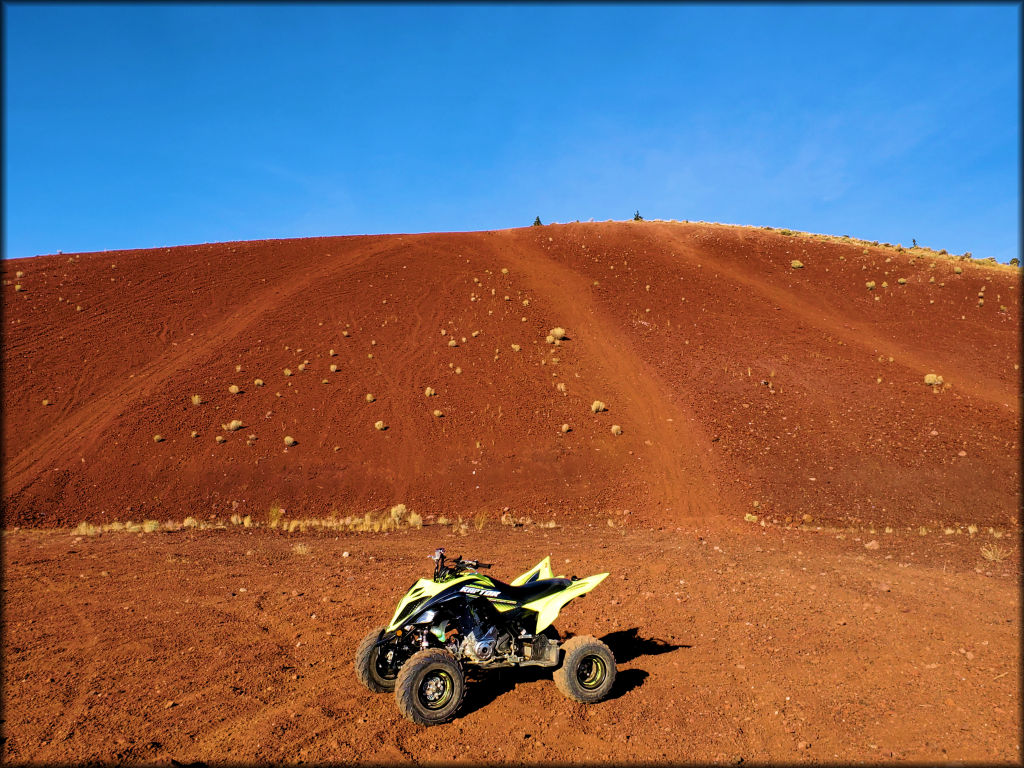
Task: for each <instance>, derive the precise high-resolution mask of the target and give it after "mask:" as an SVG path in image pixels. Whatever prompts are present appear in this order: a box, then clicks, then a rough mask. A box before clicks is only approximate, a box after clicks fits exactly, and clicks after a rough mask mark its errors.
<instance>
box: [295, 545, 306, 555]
mask: <svg viewBox="0 0 1024 768" xmlns="http://www.w3.org/2000/svg"><path fill="white" fill-rule="evenodd" d="M292 552H294V553H295V554H296V555H308V554H309V547H307V546H306V545H305V544H301V543H300V544H296V545H295V546H293V547H292Z"/></svg>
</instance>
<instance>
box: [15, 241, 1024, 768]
mask: <svg viewBox="0 0 1024 768" xmlns="http://www.w3.org/2000/svg"><path fill="white" fill-rule="evenodd" d="M794 259H799V260H800V261H801V262H802V263H803V265H804V266H803V268H801V269H794V268H793V267H792V266H791V261H792V260H794ZM956 268H960V269H961V271H962V273H961V274H957V273H956V271H955V269H956ZM506 269H507V270H508V272H507V273H505V272H504V271H503V270H506ZM17 271H22V272H23V273H24V274H23V275H22V276H20V277H18V276H16V272H17ZM3 278H4V285H3V289H2V290H3V293H2V295H3V309H4V311H3V328H4V336H3V363H4V384H5V386H4V394H3V408H4V424H3V426H4V433H3V443H2V446H3V451H4V461H3V480H4V490H3V494H4V496H3V498H4V528H5V529H6V530H7V531H8V534H7V535H5V538H4V566H5V595H4V602H5V609H6V610H5V614H4V632H5V637H4V651H5V653H4V664H5V667H4V672H5V674H4V706H5V714H4V718H5V721H4V724H3V736H4V742H3V751H2V756H3V758H4V759H5V760H11V761H26V760H32V761H44V762H52V761H57V760H63V761H69V760H70V761H79V760H85V759H95V760H103V761H145V762H150V761H156V762H160V761H162V762H168V761H169V760H170V759H171V758H172V757H173V758H175V759H177V760H181V761H187V760H206V761H218V760H221V759H232V760H268V759H269V760H275V761H277V760H288V761H292V760H300V759H302V760H363V761H367V760H370V761H374V760H376V761H381V760H392V759H399V760H405V759H410V760H414V761H428V762H429V761H432V760H439V759H444V760H446V761H447V760H448V759H450V757H451V756H452V755H454V754H459V755H462V756H463V757H464V758H466V759H468V760H470V761H477V760H481V759H483V760H492V761H499V760H501V761H504V760H513V761H520V762H522V761H526V762H534V761H539V760H551V761H555V762H575V761H581V760H584V761H585V760H603V759H616V760H620V761H621V760H644V761H659V760H734V759H738V758H739V757H743V758H744V759H745V760H752V759H761V760H786V761H789V760H796V759H800V760H804V759H806V760H812V761H834V760H836V759H841V760H844V761H845V760H867V761H878V760H890V759H910V760H919V759H920V760H942V759H965V760H984V761H1011V762H1018V763H1019V762H1020V752H1019V743H1020V739H1019V726H1020V714H1021V713H1020V707H1019V704H1018V701H1019V694H1020V689H1019V681H1018V678H1019V671H1020V664H1019V651H1018V649H1017V645H1016V643H1017V641H1016V637H1017V634H1018V633H1019V627H1018V626H1017V617H1018V613H1019V604H1020V601H1019V593H1018V591H1017V586H1016V583H1017V578H1018V577H1019V540H1018V535H1019V522H1018V518H1017V515H1018V506H1019V502H1020V474H1019V471H1020V470H1019V467H1020V458H1021V455H1020V444H1019V435H1020V427H1021V412H1020V398H1019V386H1020V371H1019V363H1020V338H1019V327H1020V321H1021V308H1020V272H1019V270H1015V269H1012V268H1009V267H1002V266H997V265H991V264H987V263H982V262H977V261H972V260H958V259H956V258H955V257H948V256H944V255H940V254H936V253H934V252H931V251H926V250H923V249H908V250H901V249H897V248H896V247H894V246H893V247H887V246H884V245H877V246H876V245H871V244H864V243H862V242H859V241H852V240H848V239H843V238H823V237H817V236H808V235H803V234H789V235H787V234H784V233H782V232H779V231H769V230H762V229H753V228H744V227H732V226H725V225H712V224H703V223H700V224H693V223H669V222H636V223H633V222H630V223H590V224H566V225H549V226H545V227H529V228H524V229H515V230H505V231H498V232H475V233H454V234H422V235H389V236H366V237H338V238H316V239H305V240H280V241H267V242H244V243H243V242H238V243H222V244H211V245H198V246H185V247H176V248H160V249H151V250H145V251H120V252H105V253H92V254H80V255H78V254H76V255H71V254H61V255H56V256H42V257H38V258H34V259H27V260H26V259H22V260H12V261H6V262H4V264H3ZM899 278H903V279H905V280H906V284H899V283H898V279H899ZM867 281H875V282H876V283H877V287H876V288H875V290H874V291H869V290H867V288H866V287H865V283H866V282H867ZM16 284H17V285H20V286H22V288H23V290H21V291H16V290H15V285H16ZM883 284H884V285H883ZM492 291H493V293H492ZM979 294H982V298H983V302H979ZM506 296H508V300H506V299H505V297H506ZM78 307H81V309H80V310H78V309H77V308H78ZM555 326H561V327H564V328H565V329H566V331H567V333H568V337H569V338H568V339H567V340H565V341H564V342H563V343H562V344H561V345H559V346H557V347H555V346H553V345H550V344H548V343H546V341H545V336H546V335H547V333H548V331H549V329H551V328H553V327H555ZM442 329H444V330H445V331H446V333H445V335H442V334H441V330H442ZM343 331H348V333H349V336H347V337H346V336H345V335H344V334H343ZM474 332H479V333H478V334H477V335H476V336H474V335H473V333H474ZM453 338H454V339H455V340H456V341H457V344H458V346H456V347H449V346H448V341H449V340H450V339H453ZM463 338H465V341H463ZM373 342H376V343H373ZM512 345H519V346H520V349H519V351H514V350H513V347H512ZM332 348H333V349H334V350H335V352H336V354H335V355H334V356H331V355H330V354H329V350H330V349H332ZM370 355H372V357H370ZM305 361H308V364H306V367H305V370H302V371H300V370H299V368H298V366H299V364H302V363H304V362H305ZM332 364H334V365H337V366H338V371H337V372H336V373H332V372H330V371H329V366H330V365H332ZM236 366H241V370H240V371H236ZM285 368H290V369H291V370H292V371H293V373H294V375H292V376H290V377H286V376H285V375H284V374H283V371H284V369H285ZM928 373H935V374H939V375H941V376H942V377H943V379H944V382H945V385H944V386H941V387H935V388H933V387H930V386H927V385H925V383H924V377H925V375H926V374H928ZM257 378H260V379H263V380H264V381H265V384H266V385H265V386H262V387H258V386H255V385H254V380H255V379H257ZM324 379H326V380H327V383H322V382H323V380H324ZM232 384H236V385H238V386H239V387H240V388H241V392H240V393H239V394H235V395H233V394H230V393H229V391H228V387H229V386H230V385H232ZM559 384H564V385H565V391H560V390H559V389H558V387H557V385H559ZM428 386H429V387H433V388H434V389H435V390H436V392H437V395H436V396H435V397H430V398H427V397H425V396H424V389H425V388H426V387H428ZM367 393H373V394H374V395H375V398H376V399H375V401H374V402H372V403H368V402H367V401H366V399H365V395H366V394H367ZM192 394H199V395H201V396H202V399H203V401H204V402H203V403H202V404H201V405H199V406H195V405H193V404H192V403H191V402H190V396H191V395H192ZM43 400H48V401H49V404H48V405H43ZM594 400H601V401H603V402H605V403H606V404H607V406H608V409H607V411H605V412H602V413H598V414H594V413H592V412H591V410H590V404H591V403H592V402H593V401H594ZM434 409H440V410H442V411H443V412H444V417H443V418H435V417H434V416H433V415H432V412H433V410H434ZM232 419H240V420H242V421H243V422H244V424H245V427H244V428H243V429H242V430H239V431H237V432H226V431H224V430H223V429H222V428H221V425H222V424H223V423H226V422H228V421H231V420H232ZM377 420H383V421H384V422H385V423H386V424H387V425H388V429H386V430H384V431H379V430H376V429H374V422H376V421H377ZM563 423H568V424H569V425H571V428H572V429H571V431H569V432H568V433H566V434H563V433H561V431H560V429H559V427H560V426H561V425H562V424H563ZM613 424H618V425H621V427H622V429H623V433H622V434H621V435H619V436H615V435H613V434H612V432H611V426H612V425H613ZM193 430H194V431H196V432H198V435H197V436H196V437H194V438H193V437H191V436H190V434H191V433H192V431H193ZM156 434H160V435H162V436H163V437H164V440H163V441H162V442H159V443H158V442H154V440H153V437H154V435H156ZM217 435H223V436H225V437H226V442H225V443H224V444H218V443H216V442H215V440H214V438H215V436H217ZM249 435H255V439H247V438H248V436H249ZM286 435H287V436H291V437H294V438H295V439H296V440H297V444H296V445H294V446H292V447H288V448H286V447H285V445H284V442H283V438H284V437H285V436H286ZM397 502H404V503H405V504H406V505H408V506H409V507H410V508H411V509H413V510H416V511H418V512H420V513H422V514H423V515H424V516H425V517H426V518H427V520H428V522H430V521H432V520H434V519H435V518H436V517H437V516H440V515H447V516H449V517H456V516H460V515H461V516H463V517H465V518H467V519H469V518H472V517H473V516H474V515H476V514H478V513H481V512H485V513H487V514H488V515H489V516H490V518H489V519H490V522H489V524H488V525H487V526H486V527H485V528H484V530H483V531H481V532H476V531H471V533H470V536H469V537H468V538H465V539H463V538H459V537H455V538H454V539H453V540H452V541H449V546H452V547H453V548H458V546H459V544H460V543H462V544H465V546H466V547H467V554H469V555H472V556H476V557H480V558H482V559H485V560H486V559H490V558H494V559H496V560H498V561H499V562H501V563H503V564H504V566H505V567H506V568H507V570H506V571H502V572H501V573H496V575H498V576H502V575H504V576H507V577H510V576H512V575H514V573H513V572H519V571H521V570H524V569H525V568H527V567H528V566H530V565H532V564H533V563H534V562H536V561H537V560H539V559H540V558H541V557H543V556H544V555H546V554H551V555H552V556H553V558H555V562H559V560H558V559H557V558H560V557H563V558H570V560H571V563H572V565H571V566H570V565H568V564H567V565H566V566H565V567H566V568H567V569H568V568H570V567H572V568H573V571H574V572H576V574H577V575H580V576H582V575H586V573H591V572H598V571H611V573H612V576H611V577H610V578H609V579H608V581H607V582H606V583H605V584H606V585H607V588H606V587H605V586H604V585H603V586H602V587H601V588H599V590H597V591H595V592H594V593H593V594H592V595H591V596H589V597H588V598H587V599H585V600H583V601H581V602H580V603H579V604H578V606H577V605H576V604H573V605H572V606H570V608H569V609H567V612H566V614H565V620H564V621H561V622H559V623H560V626H561V628H562V629H563V630H567V631H569V632H578V633H587V632H593V633H594V634H597V635H599V636H606V637H607V636H608V635H609V633H612V635H611V637H610V638H609V642H610V644H612V645H613V647H614V649H615V650H616V654H617V656H618V657H619V660H620V662H621V664H622V668H623V681H622V683H621V684H620V686H619V688H618V689H617V692H616V696H615V698H614V699H613V700H612V701H610V702H606V703H604V704H601V705H597V706H595V707H591V708H587V709H584V708H581V707H579V706H577V705H573V704H571V703H570V702H568V701H567V700H564V699H562V698H561V697H560V696H559V695H558V693H557V690H556V689H555V688H554V686H553V684H551V681H550V679H549V678H550V675H548V676H547V679H546V678H545V676H544V675H542V674H532V675H531V674H526V673H525V672H524V673H520V674H519V675H516V674H515V673H511V672H508V673H505V674H504V676H503V677H501V678H500V680H499V682H497V683H495V678H492V679H491V685H487V684H486V683H482V684H480V686H479V692H478V693H476V694H473V695H474V696H476V698H474V699H471V700H467V710H466V712H465V714H464V715H463V716H462V717H460V718H459V719H457V720H456V721H455V722H454V723H452V724H450V725H447V726H443V727H440V728H435V729H428V730H426V731H424V730H421V729H418V728H417V727H415V726H413V725H412V724H410V723H407V722H406V721H404V720H402V719H401V718H400V716H399V715H398V713H397V710H396V709H395V707H394V702H393V701H391V700H390V699H388V697H374V696H372V695H371V694H369V693H368V692H365V691H364V690H362V689H360V688H359V687H358V684H357V683H356V681H355V678H354V676H353V674H352V673H351V668H350V662H351V654H352V650H353V645H354V643H355V642H357V641H358V639H359V638H360V637H361V636H362V635H364V634H365V633H366V631H368V629H370V628H372V627H373V626H374V625H376V624H379V623H381V622H382V621H383V620H384V619H385V618H386V616H387V614H389V613H390V611H391V609H392V608H393V605H394V603H395V602H396V601H397V599H398V596H399V592H400V591H401V588H400V587H401V585H404V584H407V583H408V582H409V581H411V580H412V578H413V577H414V576H415V575H419V574H421V573H423V572H425V565H427V564H428V563H427V561H426V560H425V557H426V555H427V554H429V552H430V551H432V550H433V548H434V546H436V545H437V544H438V543H439V542H440V543H444V539H445V538H450V537H453V536H455V534H453V533H452V532H451V530H450V529H449V528H442V527H440V526H436V525H433V526H432V525H428V526H427V527H426V528H424V529H423V530H422V531H405V532H402V533H397V534H396V533H392V534H389V535H387V536H384V535H373V534H355V533H347V534H343V535H341V536H340V537H335V536H336V535H335V534H334V533H332V534H331V535H330V536H328V535H326V534H324V535H321V536H314V535H312V534H297V533H296V534H285V533H282V532H280V531H271V530H268V529H266V528H258V529H243V528H240V527H238V526H232V525H228V527H227V528H226V529H225V530H205V531H195V530H187V531H179V532H160V533H155V534H145V535H136V534H129V533H109V534H103V535H101V536H98V537H84V538H83V537H79V536H75V535H74V534H72V535H70V536H69V534H68V532H67V528H70V527H73V526H75V525H77V524H78V523H80V522H82V521H88V522H92V523H97V524H100V523H109V522H113V521H126V520H134V521H141V520H143V519H154V520H161V521H163V520H168V519H171V520H177V521H181V520H182V519H183V518H184V517H186V516H193V517H196V518H200V519H202V520H212V521H221V522H224V521H227V519H228V518H229V517H230V516H231V515H233V514H238V515H251V516H252V518H253V519H254V520H255V521H257V522H258V523H265V522H266V520H267V514H268V510H269V509H270V507H271V506H272V505H274V504H278V505H280V506H281V507H283V508H285V509H286V516H287V517H290V518H291V517H294V518H318V517H327V516H328V515H331V514H336V515H339V516H345V515H351V514H359V515H361V514H363V513H364V512H367V511H371V510H374V509H379V508H382V507H386V506H388V505H391V504H394V503H397ZM755 502H756V505H755ZM505 507H508V508H509V509H510V511H511V512H512V513H513V514H514V515H517V516H518V515H529V516H532V517H533V518H534V519H535V520H541V519H543V520H555V521H557V522H558V523H559V525H560V527H559V528H554V529H550V530H542V529H538V528H535V527H533V526H527V528H526V529H525V530H510V529H508V528H505V527H503V526H500V525H498V523H497V517H498V516H499V515H500V514H501V511H502V510H503V509H504V508H505ZM627 510H628V513H627ZM750 514H753V515H757V517H758V519H757V521H756V522H745V520H744V516H745V515H750ZM609 520H610V521H611V523H612V525H609ZM762 524H764V525H762ZM613 526H614V527H613ZM798 526H799V528H798ZM969 527H970V528H969ZM61 529H63V530H61ZM946 531H948V532H949V533H948V534H947V533H946ZM1003 534H1006V535H1003ZM996 536H1002V538H996ZM839 537H842V538H839ZM870 541H876V542H877V543H878V544H879V547H878V549H874V548H871V549H865V547H864V544H866V543H868V542H870ZM297 542H306V543H307V544H308V545H309V547H310V549H311V554H309V555H302V554H297V553H295V552H293V550H292V546H293V545H294V544H296V543H297ZM982 545H986V546H990V545H995V546H1002V547H1003V548H1004V549H1005V550H1006V553H1007V555H1008V557H1007V559H1006V560H1004V561H1003V562H1001V563H991V562H989V561H988V560H985V559H983V558H982V556H981V554H980V548H981V546H982ZM470 547H471V548H472V551H468V550H469V548H470ZM716 547H717V548H716ZM344 549H347V550H350V551H352V552H353V557H352V558H344V559H343V558H340V557H339V554H340V552H341V551H342V550H344ZM247 553H249V554H247ZM563 553H564V554H563ZM371 557H372V558H374V559H372V560H371V559H370V558H371ZM577 563H578V564H579V571H576V570H575V568H576V565H575V564H577ZM584 572H586V573H584ZM103 573H106V574H107V575H103ZM624 577H625V578H624ZM681 579H682V580H683V581H680V580H681ZM396 584H397V585H399V586H397V587H396V586H395V585H396ZM243 587H245V588H246V591H245V592H240V591H239V590H240V589H242V588H243ZM371 587H372V590H371V589H370V588H371ZM883 587H887V588H886V589H883ZM368 590H370V591H368ZM313 614H316V615H317V618H315V619H314V618H312V615H313ZM844 622H845V623H844ZM328 632H329V633H330V634H327V633H328ZM615 633H618V634H615ZM652 638H655V639H660V640H661V641H663V643H662V644H659V643H656V642H654V640H652ZM306 640H308V642H305V641H306ZM296 643H302V645H300V646H297V647H296ZM666 643H667V644H668V645H665V644H666ZM670 646H671V647H670ZM961 649H962V652H961ZM968 656H969V657H970V658H968ZM1004 672H1006V673H1007V674H1003V673H1004ZM786 696H790V700H789V701H787V700H786V699H785V697H786ZM168 701H174V704H173V705H171V706H167V707H166V709H165V708H164V706H165V704H166V702H168ZM624 705H628V706H624ZM776 711H777V712H778V714H776ZM494 724H500V725H498V726H497V727H495V725H494ZM527 733H528V734H530V736H529V738H527V737H526V734H527ZM800 744H804V745H805V746H804V747H803V748H801V749H797V746H798V745H800ZM153 745H155V746H153ZM449 753H451V754H449Z"/></svg>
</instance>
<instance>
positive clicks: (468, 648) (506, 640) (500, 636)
mask: <svg viewBox="0 0 1024 768" xmlns="http://www.w3.org/2000/svg"><path fill="white" fill-rule="evenodd" d="M478 634H479V636H478ZM511 650H512V636H511V635H509V634H508V633H507V632H502V633H499V632H498V628H497V627H495V626H492V627H489V628H487V629H486V630H484V628H483V627H477V628H475V629H473V631H471V632H470V633H469V634H468V635H467V636H466V637H465V638H464V639H463V641H462V644H461V645H460V646H459V651H460V653H461V655H462V656H466V657H468V658H470V659H472V660H473V661H475V662H477V663H479V664H487V663H488V662H491V661H498V660H500V659H503V658H505V657H506V656H507V655H508V654H509V652H510V651H511Z"/></svg>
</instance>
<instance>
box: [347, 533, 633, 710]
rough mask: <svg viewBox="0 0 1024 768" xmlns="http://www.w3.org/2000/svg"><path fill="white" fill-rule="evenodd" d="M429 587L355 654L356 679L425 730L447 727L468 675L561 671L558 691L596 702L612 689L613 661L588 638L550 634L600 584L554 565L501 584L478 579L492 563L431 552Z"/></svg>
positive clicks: (414, 592)
mask: <svg viewBox="0 0 1024 768" xmlns="http://www.w3.org/2000/svg"><path fill="white" fill-rule="evenodd" d="M431 559H432V560H433V561H434V577H433V579H429V580H428V579H419V580H418V581H417V582H416V583H414V584H413V585H412V586H411V587H410V588H409V591H408V592H406V594H405V596H404V597H403V598H402V599H401V601H400V602H399V603H398V608H396V609H395V615H394V616H393V617H392V619H391V622H390V623H389V624H388V625H387V626H386V627H384V628H382V629H375V630H373V631H372V632H370V634H368V635H367V636H366V637H365V638H364V639H363V641H362V642H361V643H360V644H359V648H358V649H357V650H356V658H355V667H356V675H357V677H358V678H359V681H360V682H361V683H362V684H363V685H365V686H366V687H367V688H369V689H370V690H371V691H373V692H375V693H390V692H392V691H394V694H395V698H396V700H397V703H398V709H399V710H400V711H401V713H402V714H403V715H405V717H407V718H408V719H410V720H412V721H413V722H414V723H418V724H420V725H436V724H438V723H444V722H447V721H448V720H450V719H451V718H452V717H454V716H455V714H456V712H458V710H459V707H460V706H461V705H462V699H463V696H464V694H465V689H466V678H465V668H466V667H467V666H469V665H472V666H474V667H476V668H477V669H496V668H499V667H512V666H518V667H526V666H540V667H557V669H556V670H555V672H554V679H555V684H556V685H557V686H558V689H559V690H560V691H561V692H562V693H563V694H565V695H566V696H568V697H569V698H570V699H574V700H575V701H579V702H582V703H584V704H592V703H595V702H598V701H601V700H602V699H604V698H605V697H607V696H608V693H609V691H611V688H612V685H613V684H614V682H615V657H614V656H613V655H612V652H611V650H610V649H609V648H608V646H607V645H605V644H604V643H602V642H601V641H600V640H597V639H595V638H593V637H590V636H589V635H584V636H577V637H573V638H571V639H569V640H567V641H566V642H564V643H563V642H561V638H560V637H559V634H558V632H557V630H555V628H554V627H553V626H551V624H552V622H553V621H554V620H555V617H557V616H558V612H559V611H560V610H561V609H562V606H564V605H565V604H566V603H568V602H569V601H570V600H572V599H573V598H575V597H579V596H580V595H583V594H585V593H587V592H589V591H590V590H592V589H593V588H594V587H596V586H597V585H598V584H600V583H601V581H603V580H604V578H605V577H606V576H607V575H608V574H607V573H599V574H597V575H596V576H588V577H587V578H585V579H577V578H576V577H575V576H573V577H572V578H571V579H565V578H554V577H553V574H552V572H551V561H550V558H547V557H546V558H544V559H543V560H542V561H541V562H540V563H538V564H537V565H536V566H534V567H533V568H531V569H530V570H529V571H527V572H526V573H524V574H523V575H522V576H519V577H518V578H516V579H514V580H513V581H512V583H511V584H504V583H502V582H500V581H498V580H497V579H494V578H491V577H490V576H484V575H482V574H480V573H478V570H479V569H481V568H490V567H491V565H492V564H491V563H481V562H479V561H477V560H463V559H462V558H461V557H456V558H455V559H454V560H446V559H445V555H444V550H443V549H438V550H437V551H436V552H434V555H433V557H432V558H431Z"/></svg>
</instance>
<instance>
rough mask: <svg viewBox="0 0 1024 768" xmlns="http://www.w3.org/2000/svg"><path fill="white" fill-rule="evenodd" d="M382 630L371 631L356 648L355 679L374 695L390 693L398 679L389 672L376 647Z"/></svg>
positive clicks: (379, 648)
mask: <svg viewBox="0 0 1024 768" xmlns="http://www.w3.org/2000/svg"><path fill="white" fill-rule="evenodd" d="M383 629H384V627H378V628H377V629H375V630H373V632H371V633H370V634H368V635H367V636H366V637H364V638H363V641H362V642H361V643H359V647H358V648H356V660H355V667H356V677H358V678H359V682H361V683H362V684H363V685H365V686H366V687H367V688H369V689H370V690H371V691H373V692H374V693H391V691H393V690H395V681H396V680H397V679H398V675H397V674H391V673H390V672H389V670H388V665H387V663H386V662H385V659H384V658H382V657H381V655H380V651H381V647H380V646H378V645H377V638H379V637H380V633H381V632H382V631H383Z"/></svg>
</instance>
